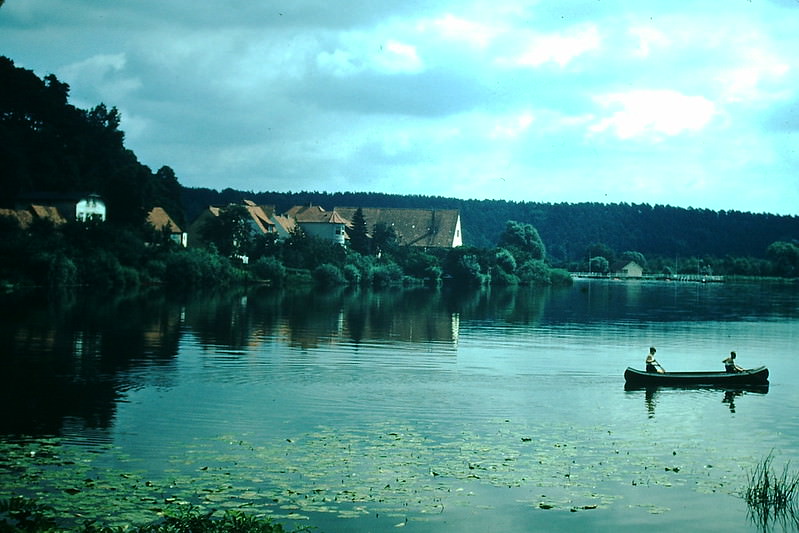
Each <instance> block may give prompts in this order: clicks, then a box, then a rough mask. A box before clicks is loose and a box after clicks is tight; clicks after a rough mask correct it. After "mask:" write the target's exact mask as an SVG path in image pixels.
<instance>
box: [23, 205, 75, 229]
mask: <svg viewBox="0 0 799 533" xmlns="http://www.w3.org/2000/svg"><path fill="white" fill-rule="evenodd" d="M30 211H31V212H32V213H33V214H34V215H35V216H36V217H37V218H41V219H44V220H49V221H51V222H52V223H53V224H55V225H56V226H59V225H61V224H64V223H66V221H67V219H65V218H64V217H63V216H62V215H61V212H60V211H59V210H58V208H57V207H54V206H52V205H31V207H30Z"/></svg>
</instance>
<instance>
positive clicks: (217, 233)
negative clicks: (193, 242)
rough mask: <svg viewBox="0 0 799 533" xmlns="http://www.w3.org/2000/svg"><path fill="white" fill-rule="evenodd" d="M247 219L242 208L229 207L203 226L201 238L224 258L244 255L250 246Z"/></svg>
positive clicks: (247, 215) (237, 206)
mask: <svg viewBox="0 0 799 533" xmlns="http://www.w3.org/2000/svg"><path fill="white" fill-rule="evenodd" d="M249 219H250V216H249V214H248V213H247V210H246V209H245V208H244V206H241V205H230V206H228V207H226V208H225V209H223V210H221V211H220V213H219V216H217V217H214V218H212V219H210V220H209V221H208V222H207V223H206V224H205V226H203V228H202V237H203V239H204V240H205V241H206V242H208V243H210V244H213V245H214V246H215V247H216V249H217V250H218V251H219V253H220V254H222V255H223V256H225V257H229V258H232V257H237V256H241V255H244V254H245V253H246V252H247V251H248V250H249V248H250V245H251V236H250V227H249V222H248V220H249Z"/></svg>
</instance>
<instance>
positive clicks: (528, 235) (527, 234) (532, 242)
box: [497, 220, 546, 262]
mask: <svg viewBox="0 0 799 533" xmlns="http://www.w3.org/2000/svg"><path fill="white" fill-rule="evenodd" d="M497 245H498V246H500V247H503V248H507V249H509V250H510V251H511V252H512V253H513V252H515V253H513V255H514V257H515V258H516V260H517V261H519V260H521V261H522V262H524V261H526V260H528V259H539V260H541V259H545V258H546V248H545V247H544V243H543V241H542V240H541V236H540V235H539V234H538V230H536V229H535V228H534V227H533V226H532V225H531V224H525V223H523V222H517V221H515V220H508V221H507V223H506V224H505V231H503V232H502V233H501V234H500V236H499V241H498V243H497Z"/></svg>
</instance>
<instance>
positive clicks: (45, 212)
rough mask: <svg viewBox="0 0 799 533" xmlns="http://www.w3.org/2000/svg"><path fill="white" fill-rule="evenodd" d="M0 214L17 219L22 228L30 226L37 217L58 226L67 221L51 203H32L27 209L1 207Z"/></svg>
mask: <svg viewBox="0 0 799 533" xmlns="http://www.w3.org/2000/svg"><path fill="white" fill-rule="evenodd" d="M0 216H6V217H11V218H13V219H15V220H16V221H17V224H19V227H20V228H22V229H25V228H27V227H29V226H30V225H31V224H32V223H33V221H34V220H37V219H38V220H49V221H50V222H52V223H53V224H55V225H56V226H60V225H61V224H65V223H66V221H67V219H66V218H64V217H63V216H62V215H61V213H60V212H59V211H58V209H57V208H55V207H53V206H50V205H30V206H28V208H27V209H0Z"/></svg>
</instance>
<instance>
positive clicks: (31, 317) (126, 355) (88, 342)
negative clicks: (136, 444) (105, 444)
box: [0, 293, 180, 435]
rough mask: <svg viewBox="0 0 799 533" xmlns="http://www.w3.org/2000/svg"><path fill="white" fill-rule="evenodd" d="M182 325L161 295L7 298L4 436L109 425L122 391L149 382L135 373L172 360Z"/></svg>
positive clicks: (2, 337)
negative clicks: (68, 426) (121, 377)
mask: <svg viewBox="0 0 799 533" xmlns="http://www.w3.org/2000/svg"><path fill="white" fill-rule="evenodd" d="M179 325H180V315H179V311H178V309H177V308H176V307H174V306H173V305H169V304H168V303H167V302H166V301H165V300H164V298H163V296H161V295H158V294H148V295H141V294H134V295H120V294H116V295H94V296H91V295H85V294H76V293H65V294H61V295H53V294H25V295H17V296H7V297H5V299H4V302H3V305H2V316H0V345H2V346H3V347H4V349H3V355H2V358H0V374H2V376H3V377H2V380H3V383H2V387H0V402H1V404H2V405H3V406H4V408H5V410H6V411H7V412H6V415H5V416H3V417H2V422H0V431H2V432H3V433H11V434H45V435H54V434H60V433H61V430H62V426H63V424H64V423H65V421H66V420H71V421H72V423H74V422H75V421H76V420H79V421H81V423H82V424H83V425H85V427H87V428H107V427H109V425H110V424H111V422H112V420H113V418H114V410H115V408H114V405H115V403H116V402H117V401H118V400H119V399H120V397H121V394H122V392H123V391H124V390H125V389H129V388H133V387H137V386H142V385H144V382H145V381H146V380H147V378H145V377H144V376H143V375H142V374H139V377H138V378H136V377H132V376H133V375H134V374H132V373H131V372H130V371H131V370H132V369H134V368H137V367H141V366H142V365H154V366H158V365H168V364H169V363H170V362H171V361H172V360H173V359H174V357H175V355H176V354H177V349H178V341H179V337H180V332H179ZM123 373H125V374H129V376H130V377H128V378H127V379H126V380H125V382H124V383H120V381H119V380H118V376H119V375H120V374H123ZM159 375H160V374H159Z"/></svg>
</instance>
